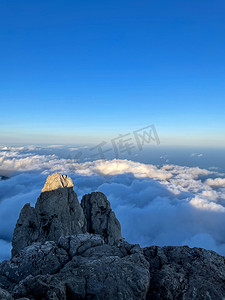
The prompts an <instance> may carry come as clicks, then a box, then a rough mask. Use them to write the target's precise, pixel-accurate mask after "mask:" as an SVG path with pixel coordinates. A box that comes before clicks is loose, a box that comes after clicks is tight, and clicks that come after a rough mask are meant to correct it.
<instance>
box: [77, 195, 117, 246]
mask: <svg viewBox="0 0 225 300" xmlns="http://www.w3.org/2000/svg"><path fill="white" fill-rule="evenodd" d="M81 206H82V208H83V211H84V215H85V217H86V220H87V231H88V232H90V233H95V234H100V235H101V236H102V237H103V238H104V240H105V242H106V243H108V244H110V245H116V244H118V243H119V241H121V240H122V236H121V226H120V223H119V221H118V220H117V218H116V216H115V213H114V212H113V211H112V209H111V207H110V203H109V201H108V200H107V198H106V196H105V195H104V194H103V193H100V192H94V193H91V194H87V195H84V196H83V198H82V200H81Z"/></svg>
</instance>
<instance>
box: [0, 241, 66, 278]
mask: <svg viewBox="0 0 225 300" xmlns="http://www.w3.org/2000/svg"><path fill="white" fill-rule="evenodd" d="M68 261H69V256H68V254H67V252H66V251H65V250H64V249H62V248H59V247H58V245H57V243H56V242H53V241H51V242H45V243H44V244H43V245H42V244H41V243H33V244H32V245H31V246H28V247H26V248H24V249H23V250H21V252H19V253H18V254H17V255H15V256H14V257H13V258H12V259H11V260H10V261H4V262H3V263H2V264H1V268H0V274H1V275H2V276H4V275H7V278H8V279H9V280H10V281H12V282H19V281H21V280H23V279H24V278H26V277H27V276H28V275H33V276H36V275H39V274H41V275H43V274H52V273H53V274H54V273H56V272H58V270H59V269H60V268H62V267H63V266H64V265H65V263H67V262H68Z"/></svg>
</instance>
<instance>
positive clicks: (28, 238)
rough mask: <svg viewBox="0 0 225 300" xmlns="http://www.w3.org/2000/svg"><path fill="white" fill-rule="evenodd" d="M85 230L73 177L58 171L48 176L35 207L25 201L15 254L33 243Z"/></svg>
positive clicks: (14, 247) (14, 239) (14, 248)
mask: <svg viewBox="0 0 225 300" xmlns="http://www.w3.org/2000/svg"><path fill="white" fill-rule="evenodd" d="M86 231H87V230H86V220H85V217H84V214H83V210H82V208H81V206H80V204H79V202H78V199H77V195H76V193H75V192H74V190H73V183H72V180H71V179H70V178H69V177H68V176H66V175H61V174H60V173H55V174H53V175H51V176H49V177H48V178H47V181H46V184H45V186H44V188H43V190H42V193H41V195H40V197H39V198H38V200H37V203H36V205H35V208H34V207H31V206H30V204H26V205H25V206H24V207H23V209H22V210H21V213H20V216H19V219H18V221H17V224H16V227H15V230H14V234H13V240H12V246H13V248H12V256H14V255H15V254H17V253H18V252H19V251H20V250H21V249H23V248H24V247H26V246H28V245H31V244H32V243H33V242H41V243H43V242H45V241H58V239H59V237H60V236H66V235H72V234H79V233H85V232H86Z"/></svg>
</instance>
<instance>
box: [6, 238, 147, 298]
mask: <svg viewBox="0 0 225 300" xmlns="http://www.w3.org/2000/svg"><path fill="white" fill-rule="evenodd" d="M0 274H1V275H2V276H5V277H6V278H7V280H9V281H11V285H10V287H8V286H4V283H3V282H2V281H1V280H0V283H1V286H2V288H5V289H6V288H7V289H8V290H9V291H10V292H11V295H12V296H13V298H14V299H19V298H21V297H28V298H29V299H145V295H146V293H147V291H148V288H149V280H150V275H149V263H148V262H147V260H146V259H145V257H144V255H143V251H142V250H141V249H140V247H138V246H137V245H129V244H128V243H126V242H121V243H120V245H119V247H116V246H110V245H108V244H105V243H104V240H103V239H102V238H101V237H100V236H98V235H91V234H88V233H86V234H80V235H77V236H67V237H61V238H60V239H59V242H58V243H56V242H46V243H45V244H43V245H41V244H40V243H34V244H33V245H31V246H28V247H26V248H25V249H23V250H22V251H21V252H20V253H19V254H18V255H16V256H15V257H13V258H12V259H11V260H10V261H5V262H3V263H2V264H1V265H0Z"/></svg>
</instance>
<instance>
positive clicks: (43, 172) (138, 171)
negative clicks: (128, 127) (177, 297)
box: [0, 147, 225, 260]
mask: <svg viewBox="0 0 225 300" xmlns="http://www.w3.org/2000/svg"><path fill="white" fill-rule="evenodd" d="M50 150H51V148H50ZM50 150H49V152H48V151H47V152H46V151H44V150H43V149H41V148H40V149H37V148H35V147H30V148H29V147H21V148H16V147H14V148H12V149H11V148H3V147H2V148H0V170H1V172H0V175H4V174H7V172H8V174H9V173H10V175H11V176H10V178H9V179H8V180H1V181H0V220H1V221H0V249H1V250H0V260H2V259H5V258H8V257H9V255H10V241H11V239H12V233H13V228H14V226H15V223H16V220H17V218H18V215H19V212H20V210H21V208H22V207H23V205H24V204H25V203H27V202H30V203H31V204H32V205H34V204H35V201H36V199H37V197H38V196H39V194H40V192H41V189H42V187H43V185H44V182H45V180H46V178H47V176H48V175H49V174H51V173H53V172H56V171H59V172H62V173H65V174H68V175H69V176H71V177H72V179H73V182H74V189H75V191H76V192H77V194H78V197H79V199H81V197H82V195H83V194H85V193H90V192H92V191H102V192H104V193H105V194H106V195H107V197H108V199H109V200H110V202H111V205H112V207H113V209H114V210H115V212H116V215H117V217H118V219H119V220H120V222H121V225H122V233H123V236H124V237H125V238H126V239H127V240H128V241H129V242H132V243H140V244H141V245H142V246H147V245H160V246H162V245H185V244H187V245H190V246H203V247H204V248H206V249H213V250H215V251H217V252H219V253H221V254H224V255H225V189H223V188H222V187H223V186H224V185H223V183H224V178H216V179H211V178H208V179H207V180H205V179H204V181H203V180H201V177H204V178H205V177H210V176H214V177H215V175H216V173H215V172H213V171H209V170H205V169H200V168H198V167H195V168H189V167H184V166H177V165H164V166H162V167H158V166H155V165H151V164H143V163H138V162H133V161H129V160H119V159H118V160H116V159H114V160H108V161H104V160H97V161H88V162H83V163H78V162H77V161H76V160H75V159H65V158H60V157H58V156H57V155H56V154H54V153H53V152H50ZM43 153H44V154H43ZM49 153H51V154H49ZM217 176H218V175H217ZM212 183H213V184H212ZM215 183H218V184H215ZM219 183H220V184H219ZM215 186H217V188H216V189H214V187H215ZM218 187H219V188H218Z"/></svg>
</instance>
